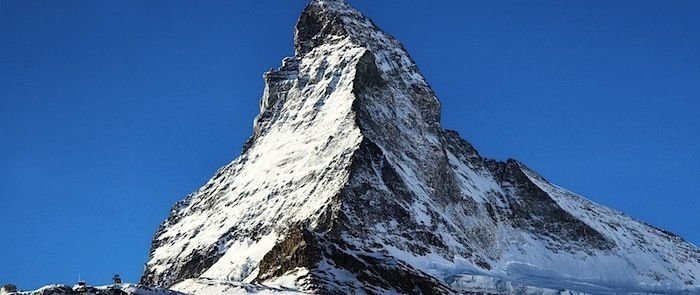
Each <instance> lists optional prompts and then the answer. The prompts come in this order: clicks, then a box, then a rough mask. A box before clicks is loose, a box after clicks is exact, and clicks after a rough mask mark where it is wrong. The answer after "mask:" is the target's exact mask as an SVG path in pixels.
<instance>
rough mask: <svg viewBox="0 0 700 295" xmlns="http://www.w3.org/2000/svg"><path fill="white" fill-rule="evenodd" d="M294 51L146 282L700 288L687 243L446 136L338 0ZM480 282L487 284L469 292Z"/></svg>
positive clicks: (377, 36)
mask: <svg viewBox="0 0 700 295" xmlns="http://www.w3.org/2000/svg"><path fill="white" fill-rule="evenodd" d="M295 50H296V54H295V56H293V57H288V58H285V59H284V60H283V63H282V66H281V67H280V68H279V69H277V70H273V71H270V72H268V73H266V74H265V75H264V79H265V82H266V86H265V91H264V94H263V98H262V100H261V103H260V114H259V115H258V116H257V117H256V119H255V122H254V128H253V135H252V136H251V138H250V139H249V140H248V142H246V144H245V147H244V149H243V151H242V153H241V155H240V157H239V158H238V159H236V160H234V161H233V162H232V163H230V164H228V165H226V166H225V167H223V168H221V169H220V170H219V171H217V173H216V175H215V176H214V177H213V178H212V179H211V180H209V181H208V182H207V183H206V184H205V185H204V186H203V187H202V188H200V189H199V190H198V191H196V192H194V193H192V194H191V195H189V196H188V197H187V198H186V199H185V200H183V201H181V202H178V203H177V204H176V205H175V206H174V207H173V209H172V210H171V214H170V217H168V219H167V220H166V221H165V222H164V223H163V224H162V225H161V227H160V228H159V229H158V231H157V233H156V235H155V238H154V240H153V243H152V248H151V252H150V253H151V254H150V260H149V261H148V263H147V267H146V270H145V273H144V275H143V277H142V280H141V281H142V283H143V284H146V285H156V286H163V287H170V286H173V288H175V289H178V290H183V291H188V292H193V293H217V292H218V293H226V292H233V291H232V290H239V291H240V290H249V291H251V292H258V291H260V290H265V292H268V291H269V292H296V291H303V292H316V293H370V294H378V293H422V294H444V293H469V292H471V291H474V292H485V291H484V290H515V291H512V292H520V291H517V290H526V291H527V290H535V291H532V292H540V291H541V290H548V291H546V292H555V291H556V290H560V289H574V290H579V291H589V292H592V293H606V292H618V293H619V292H624V291H630V292H632V291H634V292H641V291H654V292H694V291H697V290H698V288H699V285H700V277H699V276H700V250H698V248H697V247H695V246H694V245H692V244H690V243H688V242H686V241H684V240H683V239H682V238H680V237H678V236H676V235H673V234H671V233H668V232H666V231H663V230H659V229H657V228H655V227H652V226H649V225H647V224H645V223H643V222H639V221H636V220H634V219H632V218H631V217H629V216H627V215H624V214H622V213H619V212H617V211H614V210H611V209H608V208H606V207H603V206H600V205H597V204H594V203H593V202H591V201H588V200H586V199H584V198H582V197H580V196H578V195H576V194H574V193H571V192H569V191H567V190H565V189H562V188H560V187H558V186H556V185H553V184H551V183H549V182H548V181H546V180H545V179H544V178H542V177H541V176H540V175H538V174H537V173H535V172H534V171H532V170H531V169H529V168H527V167H526V166H525V165H524V164H522V163H520V162H517V161H515V160H508V161H505V162H500V161H496V160H491V159H487V158H484V157H482V156H481V155H480V154H479V153H478V152H477V151H476V149H474V147H473V146H472V145H471V144H469V143H468V142H466V141H464V140H463V139H461V138H460V137H459V135H458V134H457V133H456V132H454V131H449V130H444V129H443V128H442V127H441V126H440V103H439V101H438V100H437V98H436V96H435V94H434V93H433V90H432V89H431V88H430V86H429V85H428V84H427V82H426V81H425V79H424V78H423V76H422V75H421V73H420V72H419V71H418V68H417V66H416V64H415V63H414V61H413V60H412V59H411V58H410V57H409V55H408V53H407V52H406V50H405V49H404V47H403V46H402V45H401V44H400V43H399V42H398V41H397V40H396V39H394V38H393V37H391V36H389V35H388V34H386V33H384V32H383V31H381V30H380V29H379V28H378V27H377V26H376V25H375V24H374V23H373V22H372V21H371V20H369V19H368V18H366V17H365V16H363V15H362V14H361V13H360V12H358V11H357V10H355V9H354V8H352V7H351V6H350V5H348V4H347V3H345V2H344V1H339V0H316V1H312V2H311V3H310V4H309V5H308V6H307V8H306V9H305V10H304V12H303V13H302V15H301V17H300V18H299V21H298V23H297V26H296V35H295ZM460 278H461V279H460ZM465 278H469V279H465ZM477 278H478V279H477ZM483 278H488V279H483ZM473 282H485V283H488V282H491V283H493V284H495V285H494V286H492V287H493V288H482V289H480V290H470V289H468V288H473ZM496 285H497V286H496ZM503 286H505V287H503ZM523 286H538V287H541V288H534V289H529V287H527V288H526V287H523ZM465 288H466V289H465ZM494 288H495V289H494ZM503 288H505V289H503ZM214 290H216V291H214ZM538 290H539V291H538ZM553 290H554V291H553ZM498 292H500V291H498ZM504 292H505V291H504ZM507 292H511V291H507ZM523 292H525V291H523ZM527 292H530V291H527ZM542 292H544V291H542ZM532 294H536V293H532ZM541 294H544V293H541ZM546 294H549V293H546Z"/></svg>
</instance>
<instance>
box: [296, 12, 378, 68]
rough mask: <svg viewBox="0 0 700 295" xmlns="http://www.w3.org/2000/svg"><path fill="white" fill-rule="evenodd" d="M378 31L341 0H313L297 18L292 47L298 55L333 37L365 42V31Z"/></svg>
mask: <svg viewBox="0 0 700 295" xmlns="http://www.w3.org/2000/svg"><path fill="white" fill-rule="evenodd" d="M377 31H380V30H379V28H377V26H375V25H374V23H372V21H371V20H370V19H369V18H367V17H365V16H364V15H363V14H362V13H360V12H359V11H358V10H357V9H355V8H354V7H352V6H351V5H350V4H348V3H347V2H345V1H344V0H313V1H311V2H310V3H309V4H308V5H307V6H306V8H305V9H304V12H303V13H302V14H301V16H300V17H299V20H298V22H297V25H296V34H295V36H294V37H295V38H294V39H295V40H294V41H295V42H294V47H295V50H296V54H297V55H298V56H301V55H304V54H305V53H307V52H309V51H311V49H313V48H314V47H316V46H318V45H320V44H322V43H324V41H326V40H327V39H329V38H333V37H351V38H352V39H353V40H354V41H356V43H358V44H362V43H366V41H367V40H365V38H366V37H367V36H368V34H376V33H375V32H377Z"/></svg>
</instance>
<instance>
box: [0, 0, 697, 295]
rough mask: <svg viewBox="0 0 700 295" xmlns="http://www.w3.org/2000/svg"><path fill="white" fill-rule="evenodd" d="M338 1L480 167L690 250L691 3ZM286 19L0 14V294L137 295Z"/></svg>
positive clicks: (180, 12) (282, 45) (189, 11)
mask: <svg viewBox="0 0 700 295" xmlns="http://www.w3.org/2000/svg"><path fill="white" fill-rule="evenodd" d="M351 2H352V3H354V4H355V5H356V6H357V7H358V8H360V9H361V10H363V11H364V12H365V13H366V14H367V15H369V16H370V17H372V18H374V20H375V21H376V22H377V23H378V24H379V25H380V26H382V27H383V28H384V29H385V30H386V31H388V32H389V33H391V34H393V35H395V36H396V37H398V38H399V39H400V40H401V41H402V42H403V43H404V45H405V46H406V47H407V48H408V50H409V52H410V53H411V54H412V55H413V57H414V58H415V60H416V61H417V62H418V64H419V66H420V68H421V69H422V71H423V73H424V74H425V76H426V77H427V79H428V81H429V82H430V83H431V85H432V86H433V88H434V89H435V90H436V92H437V94H438V96H439V97H440V99H441V100H442V102H443V110H444V112H443V125H444V126H445V127H447V128H451V129H456V130H458V131H459V132H460V133H461V134H462V135H463V136H464V137H465V138H466V139H468V140H469V141H470V142H472V143H473V144H474V145H475V146H476V147H477V148H478V149H479V151H480V152H481V153H482V154H483V155H486V156H489V157H494V158H497V159H506V158H509V157H512V158H517V159H520V160H521V161H523V162H525V163H526V164H528V165H529V166H531V167H532V168H534V169H536V170H537V171H539V172H541V173H542V174H543V175H544V176H545V177H547V178H548V179H550V180H552V181H554V182H555V183H558V184H560V185H562V186H564V187H567V188H569V189H572V190H573V191H576V192H578V193H580V194H583V195H585V196H587V197H589V198H590V199H592V200H594V201H596V202H599V203H602V204H604V205H607V206H610V207H612V208H615V209H619V210H621V211H624V212H626V213H628V214H630V215H632V216H634V217H636V218H639V219H641V220H643V221H646V222H649V223H652V224H655V225H658V226H660V227H663V228H666V229H669V230H671V231H673V232H676V233H679V234H681V235H682V236H684V237H686V238H687V239H688V240H690V241H691V242H694V243H695V244H700V221H698V212H700V200H699V199H700V188H699V186H698V181H699V180H700V119H699V116H698V114H700V18H698V15H697V13H698V12H699V11H700V2H698V1H680V0H679V1H637V0H634V1H632V0H629V1H627V0H624V1H623V0H621V1H418V0H415V1H406V0H392V1H373V0H363V1H361V0H355V1H351ZM526 2H527V3H526ZM304 5H305V1H302V0H298V1H273V0H265V1H261V0H256V1H206V2H201V1H87V0H82V1H21V0H12V1H10V0H0V168H1V169H0V284H2V283H7V282H13V283H15V284H17V285H18V286H19V287H20V288H25V289H26V288H35V287H38V286H41V285H43V284H47V283H73V282H74V281H75V280H76V278H77V276H78V274H81V275H82V277H83V278H85V279H87V280H88V281H89V282H92V283H106V282H108V281H109V279H110V278H111V275H112V274H113V273H120V274H122V275H123V277H125V279H126V280H128V281H132V282H133V281H137V280H138V278H139V276H140V274H141V270H142V268H143V263H144V262H145V261H146V259H147V255H148V248H149V244H150V241H151V237H152V235H153V233H154V231H155V230H156V228H157V227H158V225H159V223H160V222H161V221H162V220H163V219H164V218H165V217H166V216H167V214H168V211H169V208H170V206H171V205H172V204H173V203H174V202H175V201H176V200H179V199H181V198H182V197H184V196H185V195H186V194H188V193H189V192H191V191H193V190H195V189H197V188H198V187H199V186H200V185H201V184H203V183H204V182H205V181H206V180H207V179H208V178H209V177H211V176H212V175H213V173H214V172H215V170H216V169H217V168H219V167H220V166H222V165H224V164H226V163H227V162H229V161H231V160H233V159H234V158H235V157H236V156H237V155H238V153H239V151H240V149H241V146H242V144H243V143H244V141H245V140H246V138H247V137H248V136H249V135H250V133H251V125H252V120H253V117H254V116H255V115H256V113H257V108H258V101H259V97H260V95H261V93H262V87H263V84H262V78H261V77H262V73H263V72H264V71H265V70H267V69H269V68H272V67H277V66H278V65H279V64H280V61H281V59H282V57H284V56H286V55H290V54H292V52H293V50H292V34H293V26H294V23H295V20H296V18H297V17H298V15H299V13H300V12H301V10H302V8H303V6H304Z"/></svg>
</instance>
